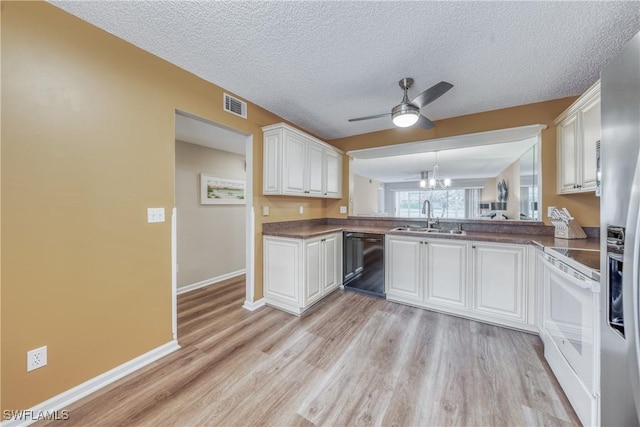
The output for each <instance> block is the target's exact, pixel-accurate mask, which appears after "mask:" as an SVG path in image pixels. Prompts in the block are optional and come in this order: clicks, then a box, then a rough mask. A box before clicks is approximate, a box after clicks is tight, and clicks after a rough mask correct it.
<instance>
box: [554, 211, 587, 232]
mask: <svg viewBox="0 0 640 427" xmlns="http://www.w3.org/2000/svg"><path fill="white" fill-rule="evenodd" d="M549 218H551V223H552V224H553V226H554V227H555V228H556V232H555V237H558V238H560V239H586V238H587V235H586V234H585V232H584V230H583V229H582V227H581V226H580V224H578V221H576V220H575V219H574V218H573V217H572V216H571V214H570V213H569V211H568V210H567V209H566V208H562V209H557V208H550V209H549Z"/></svg>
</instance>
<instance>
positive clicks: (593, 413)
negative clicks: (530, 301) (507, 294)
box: [541, 247, 600, 425]
mask: <svg viewBox="0 0 640 427" xmlns="http://www.w3.org/2000/svg"><path fill="white" fill-rule="evenodd" d="M541 257H542V261H543V264H544V278H543V283H544V315H543V316H544V317H543V334H542V335H543V336H542V339H543V341H544V344H545V346H544V347H545V348H544V354H545V358H546V359H547V362H548V363H549V366H550V367H551V369H552V370H553V372H554V374H555V375H556V378H557V379H558V381H559V382H560V385H561V386H562V388H563V390H564V392H565V394H566V395H567V397H568V398H569V401H570V402H571V404H572V406H573V408H574V410H575V411H576V414H577V415H578V417H579V418H580V421H581V422H582V423H583V424H584V425H596V424H598V421H599V398H600V375H599V367H600V353H599V348H600V332H599V327H600V326H599V325H600V323H599V316H600V305H599V294H600V251H599V250H588V249H568V248H556V247H549V248H545V249H544V253H543V254H541Z"/></svg>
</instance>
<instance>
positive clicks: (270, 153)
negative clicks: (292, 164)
mask: <svg viewBox="0 0 640 427" xmlns="http://www.w3.org/2000/svg"><path fill="white" fill-rule="evenodd" d="M281 143H282V132H281V131H271V132H265V134H264V142H263V146H264V161H263V167H264V171H263V175H262V194H279V193H280V191H281V190H282V185H281V178H282V174H281V173H280V168H282V165H281V164H280V162H281V157H280V155H281V152H280V150H281V149H282V144H281Z"/></svg>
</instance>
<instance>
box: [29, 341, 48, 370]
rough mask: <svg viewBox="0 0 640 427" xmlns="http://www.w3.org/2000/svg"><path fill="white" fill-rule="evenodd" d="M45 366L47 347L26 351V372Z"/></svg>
mask: <svg viewBox="0 0 640 427" xmlns="http://www.w3.org/2000/svg"><path fill="white" fill-rule="evenodd" d="M46 365H47V346H46V345H45V346H44V347H40V348H36V349H35V350H30V351H27V372H30V371H33V370H34V369H38V368H42V367H43V366H46Z"/></svg>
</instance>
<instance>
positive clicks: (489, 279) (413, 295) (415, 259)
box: [385, 235, 535, 330]
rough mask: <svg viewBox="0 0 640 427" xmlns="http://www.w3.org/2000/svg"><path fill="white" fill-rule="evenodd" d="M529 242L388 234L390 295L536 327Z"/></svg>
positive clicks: (517, 325)
mask: <svg viewBox="0 0 640 427" xmlns="http://www.w3.org/2000/svg"><path fill="white" fill-rule="evenodd" d="M526 255H527V247H526V246H524V245H512V244H501V243H477V242H468V241H459V240H448V239H426V238H419V237H410V236H395V235H388V236H387V240H386V254H385V258H386V265H385V271H386V277H385V278H386V293H387V299H388V300H390V301H395V302H401V303H405V304H410V305H415V306H418V307H424V308H429V309H434V310H438V311H442V312H446V313H451V314H455V315H459V316H464V317H469V318H473V319H478V320H482V321H487V322H491V323H495V324H500V325H504V326H510V327H515V328H519V329H525V330H534V328H535V326H534V323H533V317H534V313H533V302H534V301H533V300H531V301H530V300H529V299H530V297H534V295H531V296H530V295H529V286H528V283H529V281H528V280H526V279H527V277H526V276H525V274H526V270H527V269H526V263H525V261H528V259H527V258H526Z"/></svg>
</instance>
